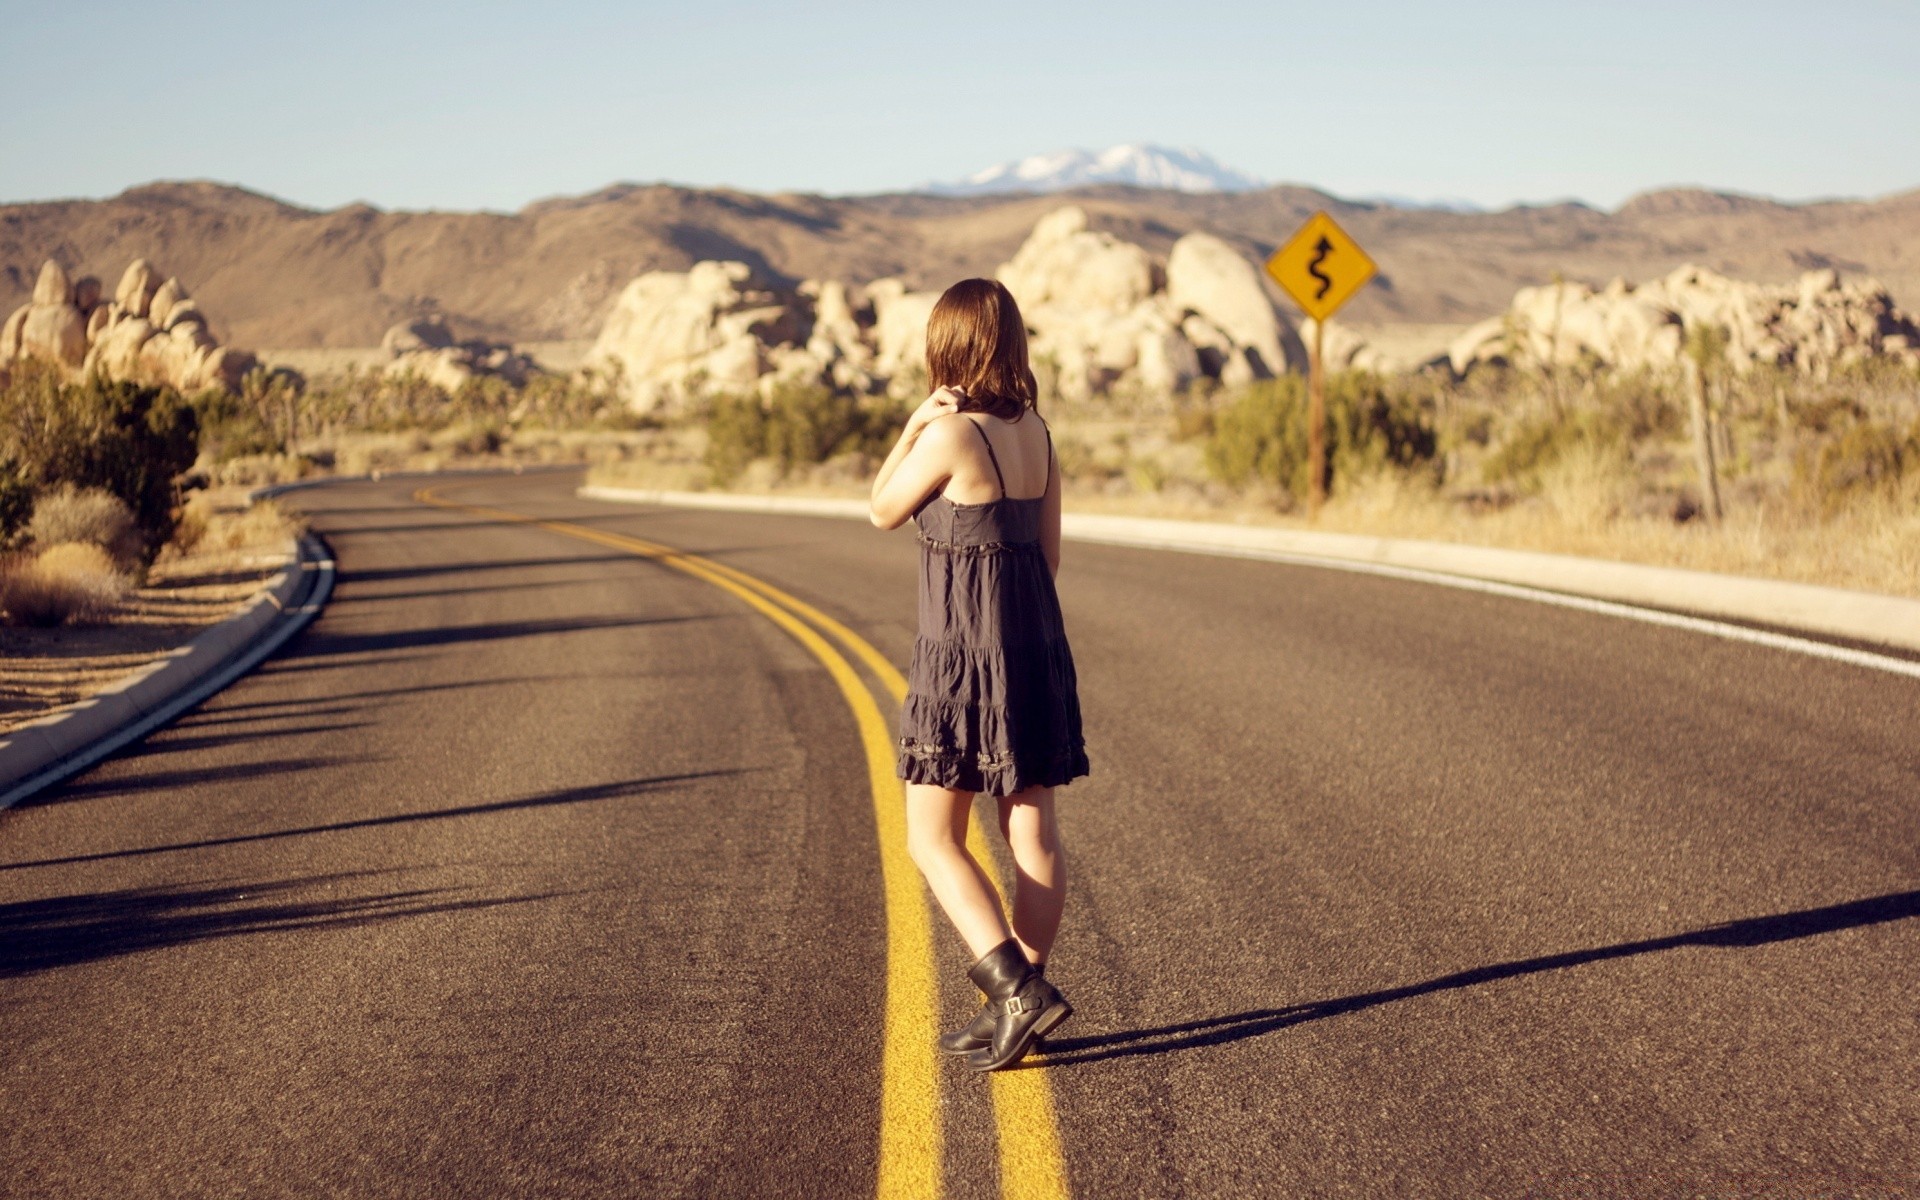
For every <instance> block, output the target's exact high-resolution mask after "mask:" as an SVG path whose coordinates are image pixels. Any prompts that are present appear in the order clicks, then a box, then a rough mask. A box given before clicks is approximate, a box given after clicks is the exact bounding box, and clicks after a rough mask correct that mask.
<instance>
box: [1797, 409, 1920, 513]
mask: <svg viewBox="0 0 1920 1200" xmlns="http://www.w3.org/2000/svg"><path fill="white" fill-rule="evenodd" d="M1908 477H1914V478H1920V420H1916V421H1914V422H1913V423H1912V425H1911V426H1909V427H1907V428H1904V429H1903V428H1901V427H1899V426H1897V425H1895V424H1893V423H1891V422H1883V421H1874V420H1870V419H1867V418H1864V417H1855V418H1854V419H1852V420H1850V421H1847V422H1846V423H1844V424H1842V425H1840V426H1838V427H1837V428H1836V429H1834V430H1833V432H1832V433H1831V435H1830V436H1828V437H1825V438H1822V439H1820V440H1818V441H1816V442H1813V443H1812V444H1810V445H1807V446H1804V447H1802V449H1801V451H1800V452H1799V453H1798V454H1796V455H1795V456H1794V463H1793V491H1794V494H1795V496H1796V497H1797V498H1798V499H1799V500H1800V501H1801V503H1802V504H1804V505H1806V506H1807V507H1809V508H1812V509H1814V510H1816V511H1818V512H1821V513H1823V514H1826V515H1831V514H1832V513H1834V512H1835V511H1837V510H1838V509H1840V508H1842V507H1844V506H1845V505H1847V504H1848V503H1850V502H1851V501H1853V500H1855V499H1858V498H1861V497H1863V496H1869V495H1883V496H1892V495H1896V494H1897V493H1898V492H1899V490H1900V487H1901V484H1902V481H1903V480H1904V479H1906V478H1908Z"/></svg>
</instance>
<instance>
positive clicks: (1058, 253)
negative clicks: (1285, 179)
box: [585, 207, 1305, 410]
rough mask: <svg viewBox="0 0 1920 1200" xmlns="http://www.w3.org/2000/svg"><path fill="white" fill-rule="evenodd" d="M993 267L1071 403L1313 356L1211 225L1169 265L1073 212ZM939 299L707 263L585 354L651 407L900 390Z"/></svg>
mask: <svg viewBox="0 0 1920 1200" xmlns="http://www.w3.org/2000/svg"><path fill="white" fill-rule="evenodd" d="M997 274H998V276H999V278H1000V279H1001V280H1002V281H1003V282H1005V283H1006V285H1007V287H1008V289H1009V290H1010V291H1012V292H1013V294H1014V296H1015V298H1016V299H1018V300H1019V301H1020V308H1021V312H1022V313H1023V314H1024V315H1025V317H1026V319H1027V325H1028V327H1029V329H1030V331H1031V335H1032V341H1031V349H1032V353H1033V357H1034V360H1035V365H1036V369H1037V370H1039V371H1040V372H1041V373H1043V374H1045V375H1048V376H1049V377H1050V378H1051V379H1052V381H1053V385H1054V387H1055V389H1056V390H1057V391H1058V393H1059V394H1060V395H1061V396H1063V397H1065V398H1067V399H1071V400H1084V399H1087V398H1090V397H1094V396H1099V395H1104V394H1108V393H1113V392H1117V391H1127V390H1132V391H1140V392H1148V393H1155V394H1165V393H1168V392H1172V391H1176V390H1179V389H1181V388H1184V387H1186V386H1188V385H1189V384H1192V383H1193V382H1195V381H1197V380H1200V379H1203V378H1208V379H1217V380H1221V381H1224V382H1226V383H1236V382H1243V381H1246V380H1251V379H1259V378H1265V377H1268V376H1271V375H1273V374H1275V373H1277V372H1280V371H1283V370H1288V369H1297V368H1298V367H1299V366H1300V365H1301V364H1303V363H1304V361H1305V359H1304V355H1303V353H1302V351H1301V349H1300V343H1299V339H1298V338H1297V337H1296V336H1295V335H1294V333H1293V331H1292V329H1291V328H1289V327H1288V325H1287V323H1286V322H1285V321H1284V320H1283V319H1282V317H1281V315H1280V313H1279V312H1278V310H1277V309H1276V308H1275V307H1274V305H1273V302H1272V301H1271V300H1270V299H1269V298H1268V296H1267V293H1266V290H1265V287H1264V285H1263V284H1262V283H1261V281H1260V276H1259V272H1258V270H1257V269H1256V268H1255V267H1254V265H1253V264H1252V263H1251V262H1249V261H1247V259H1246V258H1244V257H1242V256H1241V255H1240V254H1239V253H1238V252H1236V251H1235V250H1234V249H1233V248H1232V247H1230V246H1228V245H1227V244H1226V243H1224V242H1222V241H1220V240H1219V239H1218V238H1214V237H1211V236H1209V235H1207V234H1203V233H1194V234H1188V235H1187V236H1186V237H1183V238H1181V239H1180V240H1179V241H1178V242H1176V243H1175V244H1174V246H1173V251H1172V254H1171V256H1170V257H1169V259H1168V261H1167V262H1166V263H1165V264H1164V265H1163V264H1161V263H1159V262H1157V261H1156V260H1155V259H1154V258H1153V257H1152V256H1151V255H1149V254H1148V253H1147V252H1146V251H1145V250H1144V249H1142V248H1141V247H1139V246H1136V245H1133V244H1131V243H1128V242H1125V241H1122V240H1121V239H1119V238H1116V237H1114V236H1113V235H1111V234H1107V233H1101V232H1097V231H1095V230H1093V229H1090V228H1089V227H1088V222H1087V216H1086V214H1085V212H1083V211H1082V210H1081V209H1079V208H1076V207H1066V208H1061V209H1057V210H1055V211H1054V212H1052V213H1049V214H1048V215H1047V216H1045V217H1043V218H1042V219H1041V220H1040V222H1039V223H1038V224H1037V225H1035V227H1034V229H1033V232H1032V234H1031V235H1030V236H1029V237H1028V238H1027V240H1026V242H1025V244H1023V245H1022V246H1021V247H1020V249H1019V251H1018V252H1017V253H1015V255H1014V256H1013V258H1012V260H1011V261H1009V262H1007V263H1006V264H1005V265H1003V266H1002V267H1000V269H999V271H998V272H997ZM938 299H939V293H937V292H915V291H909V290H907V285H906V284H905V283H904V282H902V281H901V280H899V279H878V280H874V281H873V282H871V283H868V284H866V285H865V286H857V285H850V284H846V283H843V282H841V281H838V280H809V281H807V282H805V283H802V284H801V285H800V286H799V287H798V288H797V289H795V290H794V291H792V292H783V291H780V290H779V289H777V288H774V287H771V286H769V285H766V284H763V283H758V282H756V281H755V280H754V278H753V273H752V271H751V270H750V269H749V268H748V267H747V266H746V265H745V264H743V263H723V262H702V263H698V264H695V266H694V267H693V269H692V270H690V271H685V272H675V271H655V272H652V273H649V274H647V275H642V276H640V277H639V278H638V279H635V280H634V281H633V282H632V283H630V284H628V285H627V288H626V290H625V291H624V292H622V293H621V296H620V299H619V301H618V302H617V303H616V304H615V306H614V310H613V312H612V314H611V315H610V316H609V317H608V319H607V323H606V325H605V327H604V328H603V329H602V330H601V332H600V337H599V339H598V340H597V341H595V343H594V346H593V349H592V350H591V351H590V352H589V353H588V355H587V358H586V363H585V365H586V367H588V368H590V369H594V370H599V371H608V370H613V369H617V370H618V371H619V372H620V373H621V376H622V378H623V380H624V386H625V387H626V388H627V390H628V394H629V396H630V398H631V399H632V401H633V403H634V404H635V406H636V407H638V408H640V409H643V410H644V409H651V408H654V407H656V406H658V405H660V404H662V403H672V402H678V401H680V400H684V399H686V398H687V397H690V396H692V395H694V394H697V393H699V392H701V391H736V392H738V391H746V390H752V389H756V388H757V389H760V390H761V391H763V392H764V391H765V390H766V389H768V388H769V387H771V386H773V385H775V384H777V383H778V382H780V381H784V380H794V381H801V382H820V383H825V384H827V385H828V386H831V387H834V388H837V389H840V390H844V391H853V392H880V391H886V392H889V393H891V394H894V395H898V396H905V395H906V394H907V393H908V392H910V391H911V390H913V389H915V388H918V387H920V386H921V384H922V382H923V369H924V363H925V357H926V327H927V317H928V316H929V314H931V313H932V311H933V306H934V303H935V302H936V301H937V300H938Z"/></svg>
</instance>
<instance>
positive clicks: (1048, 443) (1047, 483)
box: [1001, 421, 1053, 498]
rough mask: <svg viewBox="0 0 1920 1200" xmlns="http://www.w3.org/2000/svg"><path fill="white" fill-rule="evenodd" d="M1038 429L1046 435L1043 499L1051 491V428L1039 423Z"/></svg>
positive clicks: (1044, 423) (1043, 422)
mask: <svg viewBox="0 0 1920 1200" xmlns="http://www.w3.org/2000/svg"><path fill="white" fill-rule="evenodd" d="M1040 428H1041V429H1042V430H1043V431H1044V432H1045V433H1046V435H1047V482H1046V487H1045V490H1043V491H1042V492H1041V493H1040V495H1041V496H1042V497H1043V498H1044V497H1045V496H1046V494H1047V492H1050V491H1052V490H1053V426H1051V425H1049V424H1047V423H1046V422H1045V421H1042V422H1040ZM1001 490H1002V491H1004V490H1005V489H1004V488H1003V489H1001Z"/></svg>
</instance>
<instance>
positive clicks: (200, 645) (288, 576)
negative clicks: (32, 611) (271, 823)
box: [0, 534, 334, 809]
mask: <svg viewBox="0 0 1920 1200" xmlns="http://www.w3.org/2000/svg"><path fill="white" fill-rule="evenodd" d="M294 549H295V554H294V556H293V557H292V559H291V560H290V561H289V562H288V564H287V566H286V567H285V568H283V569H282V570H281V572H280V573H279V574H278V575H276V576H274V577H273V579H272V580H270V581H269V582H268V584H267V586H266V588H265V589H264V590H262V591H261V593H260V594H259V595H257V596H255V597H254V598H253V599H252V600H250V601H248V602H247V604H246V606H245V607H243V608H242V609H241V610H240V611H239V612H237V613H235V614H234V615H233V616H231V617H228V618H227V619H226V620H224V621H222V622H220V623H219V624H218V625H215V626H213V627H212V628H211V629H208V630H206V631H205V632H204V633H202V634H200V636H198V637H196V638H194V639H193V640H192V641H190V642H188V643H187V644H186V645H184V646H182V647H180V648H179V649H177V650H174V651H172V652H171V653H169V654H168V655H166V656H165V657H164V658H161V659H159V660H157V661H155V662H153V663H150V664H149V665H147V666H145V667H143V668H141V669H140V670H139V671H136V672H135V673H133V674H132V675H130V676H128V677H127V678H125V679H122V680H120V681H118V682H117V683H114V684H113V685H111V686H110V687H107V688H104V689H102V690H101V691H99V692H96V693H94V694H93V695H91V696H89V697H87V698H86V699H84V700H81V701H79V702H77V703H75V704H71V705H69V706H67V707H66V708H63V709H61V710H59V711H58V712H54V713H50V714H49V715H47V716H44V717H41V718H40V719H39V720H37V721H32V722H29V723H28V724H26V725H22V726H20V727H19V728H18V729H15V730H13V731H12V732H11V733H8V734H5V735H4V736H0V809H5V808H9V807H11V806H13V805H15V804H17V803H19V802H20V801H22V800H24V799H26V798H27V797H28V796H31V795H33V794H34V793H35V792H38V791H40V790H41V789H43V788H46V787H49V786H51V785H53V784H55V783H58V782H60V781H61V780H63V779H67V778H69V777H70V776H72V775H74V774H75V773H77V772H79V771H82V770H84V769H86V768H87V767H90V766H92V765H93V764H94V763H96V762H99V761H100V760H101V759H103V758H105V757H106V756H107V755H109V754H112V753H113V752H114V751H116V750H118V749H120V748H121V747H123V746H126V745H128V744H130V743H132V742H134V741H137V740H139V739H140V738H143V737H145V736H146V735H147V734H149V733H151V732H153V731H154V730H155V729H158V728H159V727H160V726H162V725H164V724H166V723H167V722H169V721H171V720H173V719H174V718H175V717H177V716H179V715H180V714H181V713H183V712H186V711H187V710H188V709H190V708H192V707H194V706H195V705H197V704H199V703H200V702H201V701H203V700H205V699H206V698H207V697H209V696H211V695H213V694H214V693H215V692H217V691H219V690H220V689H221V688H224V687H226V686H227V685H228V684H230V683H232V682H233V681H234V680H235V679H238V678H239V677H240V676H241V675H244V674H245V673H246V672H248V671H250V670H252V669H253V668H254V667H255V666H256V665H257V664H258V663H259V662H260V661H261V660H263V659H265V658H266V657H267V655H269V654H271V653H273V652H274V651H275V650H277V649H279V648H280V646H281V645H282V644H283V643H284V642H285V641H286V640H287V639H288V638H290V637H292V636H293V635H294V634H295V633H297V632H299V631H300V630H301V629H302V628H304V627H305V626H306V625H307V623H308V622H310V621H311V620H313V618H314V616H316V615H317V614H318V613H319V611H320V609H321V607H322V606H324V605H325V604H326V602H327V597H328V595H329V594H331V592H332V590H333V574H334V566H333V556H332V555H331V554H330V553H329V552H328V551H327V548H326V545H325V543H323V542H322V541H321V540H320V539H319V538H318V537H316V536H314V535H313V534H307V535H305V536H303V537H302V538H301V539H300V541H299V543H298V544H297V545H296V546H295V547H294Z"/></svg>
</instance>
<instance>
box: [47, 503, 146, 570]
mask: <svg viewBox="0 0 1920 1200" xmlns="http://www.w3.org/2000/svg"><path fill="white" fill-rule="evenodd" d="M27 533H28V536H29V537H31V538H32V539H33V544H34V545H36V546H58V545H61V544H62V543H78V544H83V545H88V546H98V547H99V548H100V549H102V550H104V551H106V552H107V556H108V557H109V558H111V559H112V560H113V561H114V562H115V563H118V564H120V565H121V566H131V565H133V564H134V563H137V562H138V561H139V559H140V554H141V551H142V550H143V549H144V547H143V546H142V544H141V537H140V530H139V528H138V526H136V525H135V523H134V520H133V510H132V509H130V508H128V507H127V505H126V501H124V500H122V499H120V497H118V496H116V495H114V494H113V493H112V492H108V491H103V490H101V489H100V488H76V487H74V486H73V485H72V484H61V485H60V486H59V487H56V488H54V489H53V490H52V491H50V492H45V493H43V494H42V495H41V496H40V498H39V499H38V500H37V501H36V502H35V503H34V506H33V519H32V521H31V522H29V523H28V526H27Z"/></svg>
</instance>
